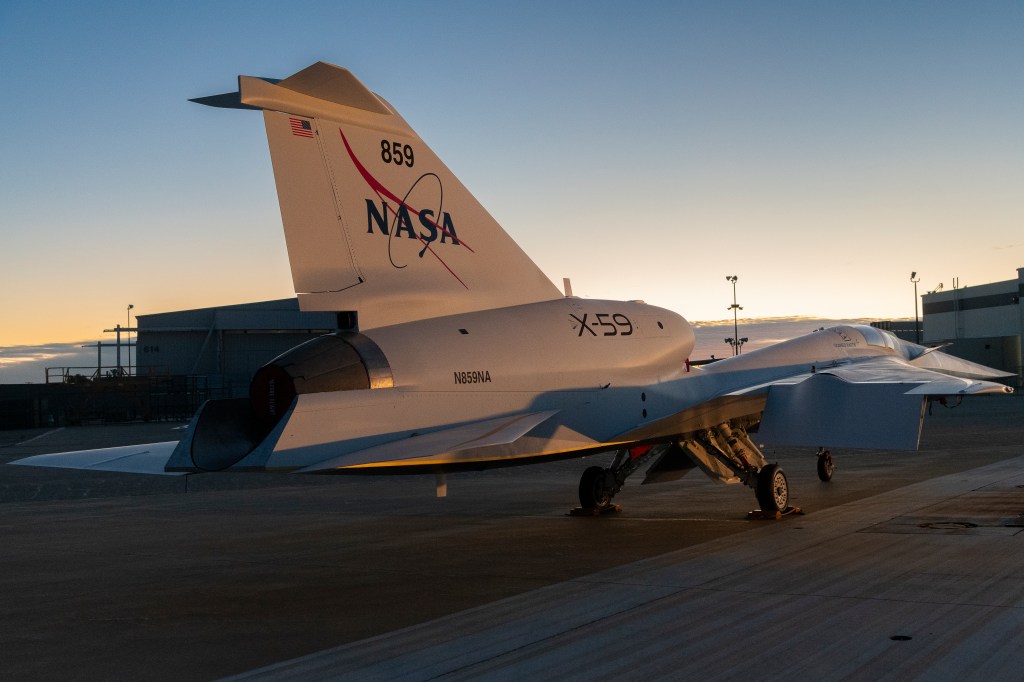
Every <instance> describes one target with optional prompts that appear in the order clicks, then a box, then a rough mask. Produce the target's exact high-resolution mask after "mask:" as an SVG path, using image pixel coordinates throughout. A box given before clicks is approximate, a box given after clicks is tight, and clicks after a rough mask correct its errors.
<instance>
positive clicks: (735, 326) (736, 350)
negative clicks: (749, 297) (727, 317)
mask: <svg viewBox="0 0 1024 682" xmlns="http://www.w3.org/2000/svg"><path fill="white" fill-rule="evenodd" d="M725 279H726V281H728V282H732V305H731V306H729V308H728V309H729V310H731V311H732V338H731V339H726V340H725V341H726V343H728V344H729V345H730V346H732V354H733V355H739V354H740V346H742V345H743V344H742V343H740V341H739V338H740V330H739V322H738V320H737V319H736V314H737V312H738V311H740V310H743V306H741V305H739V304H738V303H736V280H738V279H739V277H737V276H736V275H726V276H725Z"/></svg>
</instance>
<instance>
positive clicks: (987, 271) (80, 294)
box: [0, 0, 1024, 381]
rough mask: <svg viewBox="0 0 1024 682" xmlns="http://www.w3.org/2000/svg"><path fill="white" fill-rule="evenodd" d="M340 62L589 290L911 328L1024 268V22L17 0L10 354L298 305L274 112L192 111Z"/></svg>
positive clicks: (700, 313)
mask: <svg viewBox="0 0 1024 682" xmlns="http://www.w3.org/2000/svg"><path fill="white" fill-rule="evenodd" d="M318 60H323V61H327V62H331V63H334V64H338V65H341V66H344V67H346V68H349V69H351V70H352V71H353V72H354V73H355V74H356V75H357V77H359V78H360V79H361V80H362V81H363V82H364V83H366V84H367V85H368V86H369V87H370V88H371V89H373V90H375V91H376V92H379V93H380V94H382V95H383V96H384V97H385V98H387V99H388V100H389V101H390V102H391V103H392V104H393V105H395V106H396V107H397V109H398V110H399V111H400V112H401V113H402V115H403V116H404V117H405V119H406V120H407V121H409V123H410V124H411V125H412V126H413V128H415V129H416V131H417V132H418V133H419V134H420V135H421V136H422V137H423V138H424V140H425V141H426V142H427V143H429V144H430V145H431V146H432V147H433V149H434V150H435V151H436V152H437V153H438V155H439V156H440V157H441V158H442V159H444V160H445V161H446V162H447V164H448V166H449V167H450V168H451V169H452V170H453V171H454V172H455V173H456V174H457V175H458V176H459V177H460V178H461V179H462V181H463V182H464V183H465V184H466V185H467V186H468V187H469V188H470V190H471V191H473V192H474V193H475V194H476V196H477V197H478V198H479V199H480V200H481V202H482V203H483V204H484V205H485V206H486V207H488V209H489V210H490V211H491V213H492V214H493V215H494V216H495V217H496V218H497V219H498V220H499V222H501V223H502V225H503V226H504V227H505V229H506V230H507V231H508V232H509V233H510V234H511V235H512V236H513V237H514V238H515V239H516V240H517V241H518V242H519V243H520V245H521V246H522V247H523V248H524V250H525V251H526V252H527V253H528V254H530V255H531V256H532V257H533V258H534V259H535V260H536V262H537V263H538V264H539V265H540V267H541V268H542V269H543V270H544V271H545V272H546V273H547V274H548V276H549V277H551V279H552V280H553V281H555V282H556V283H558V285H559V286H561V280H562V278H563V277H570V278H571V279H572V283H573V289H574V293H576V294H577V295H581V296H586V297H592V298H616V299H637V298H639V299H645V300H646V301H648V302H649V303H654V304H657V305H662V306H665V307H667V308H671V309H673V310H676V311H678V312H680V313H681V314H682V315H684V316H685V317H687V318H688V319H691V320H718V319H724V318H726V317H728V316H729V312H728V310H727V309H728V307H729V305H730V304H731V303H732V289H731V285H730V284H729V283H728V282H727V281H726V279H725V276H726V275H733V274H735V275H738V277H739V282H738V294H739V302H740V304H741V305H742V306H743V307H744V311H743V315H745V316H750V317H772V316H792V315H806V316H815V317H822V318H833V319H834V318H851V317H875V318H888V317H892V318H899V317H903V318H905V317H912V316H913V312H914V311H913V304H914V299H913V286H912V285H911V283H910V281H909V276H910V272H911V271H912V270H915V271H917V272H918V273H919V274H920V277H921V283H920V291H921V293H923V292H924V291H926V290H928V289H932V288H934V287H935V286H936V285H938V284H939V283H944V285H945V286H946V288H949V287H950V286H952V280H953V277H958V278H959V281H960V284H961V285H974V284H982V283H986V282H991V281H998V280H1004V279H1010V278H1013V277H1015V276H1016V273H1015V268H1017V267H1020V266H1024V163H1022V159H1024V125H1022V123H1021V122H1022V121H1024V77H1022V67H1024V3H1020V2H976V3H967V2H856V3H847V2H760V1H758V2H753V1H752V2H728V1H726V2H672V3H656V2H651V3H642V2H641V3H622V2H614V3H613V2H608V3H602V2H558V3H551V2H517V3H502V4H500V5H498V4H493V3H486V2H443V1H435V2H430V3H426V2H386V1H385V2H374V3H366V2H359V3H346V2H337V1H334V2H302V3H294V2H292V3H285V2H272V3H271V2H203V3H193V2H178V3H161V4H160V5H156V4H153V3H138V2H121V3H115V2H88V1H86V2H74V3H72V2H64V3H61V2H45V1H43V2H40V1H38V0H33V1H32V2H22V1H20V0H13V1H12V0H7V1H6V2H4V3H2V4H0V64H2V65H3V77H4V87H3V102H4V105H5V106H3V107H2V109H0V123H2V125H0V230H2V232H0V234H2V242H0V278H2V282H0V283H2V293H0V315H2V317H0V347H5V346H6V347H10V346H32V345H41V344H52V343H70V342H77V341H95V340H96V339H99V338H104V337H103V335H102V334H101V331H102V330H103V329H104V328H107V327H110V326H112V325H114V324H117V323H124V322H126V307H127V305H128V304H129V303H131V304H134V306H135V309H134V311H133V313H137V314H146V313H156V312H163V311H169V310H178V309H184V308H193V307H207V306H213V305H221V304H229V303H239V302H245V301H258V300H267V299H275V298H284V297H287V296H291V295H292V294H293V290H292V284H291V278H290V274H289V270H288V264H287V259H286V254H285V248H284V238H283V233H282V230H281V226H280V214H279V212H278V207H277V197H276V194H275V190H274V184H273V177H272V171H271V167H270V160H269V155H268V153H267V147H266V139H265V135H264V131H263V122H262V118H261V117H260V116H259V115H257V114H255V113H251V112H237V111H221V110H215V109H210V108H207V107H200V106H196V105H194V104H191V103H189V102H188V101H187V100H188V98H190V97H198V96H203V95H211V94H217V93H221V92H225V91H229V90H232V89H234V88H235V87H236V77H237V76H238V75H239V74H247V75H259V76H268V77H278V78H283V77H286V76H288V75H290V74H292V73H294V72H296V71H298V70H300V69H302V68H304V67H306V66H308V65H309V64H312V63H314V62H316V61H318ZM3 380H4V379H3V375H2V373H0V381H3Z"/></svg>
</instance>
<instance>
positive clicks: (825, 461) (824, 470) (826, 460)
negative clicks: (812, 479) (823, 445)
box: [818, 450, 836, 483]
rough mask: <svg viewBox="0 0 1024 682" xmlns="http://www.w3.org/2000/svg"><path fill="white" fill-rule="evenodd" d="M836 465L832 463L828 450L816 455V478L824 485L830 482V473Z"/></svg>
mask: <svg viewBox="0 0 1024 682" xmlns="http://www.w3.org/2000/svg"><path fill="white" fill-rule="evenodd" d="M835 469H836V465H835V464H833V463H832V453H831V452H829V451H828V450H825V451H824V452H822V453H820V454H819V455H818V478H820V479H821V480H822V481H825V482H826V483H827V482H828V481H831V480H832V472H833V471H835Z"/></svg>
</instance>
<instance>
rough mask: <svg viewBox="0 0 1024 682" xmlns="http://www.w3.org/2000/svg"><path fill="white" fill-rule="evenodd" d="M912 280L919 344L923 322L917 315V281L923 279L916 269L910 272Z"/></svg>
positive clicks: (917, 340)
mask: <svg viewBox="0 0 1024 682" xmlns="http://www.w3.org/2000/svg"><path fill="white" fill-rule="evenodd" d="M915 278H916V279H915ZM910 281H911V282H913V283H914V340H915V341H916V342H917V343H918V345H920V344H921V323H920V322H919V321H918V316H917V283H918V282H920V281H921V278H920V277H918V276H917V271H916V270H915V271H914V272H912V273H910Z"/></svg>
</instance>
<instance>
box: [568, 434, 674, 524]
mask: <svg viewBox="0 0 1024 682" xmlns="http://www.w3.org/2000/svg"><path fill="white" fill-rule="evenodd" d="M669 447H670V446H669V445H655V446H651V445H642V446H639V447H635V448H629V449H628V450H619V451H618V452H616V453H615V461H613V462H612V465H611V466H610V467H608V468H607V469H605V468H603V467H599V466H593V467H587V469H586V471H584V472H583V476H581V477H580V507H582V508H583V509H584V510H590V511H596V512H602V511H605V510H608V509H611V508H612V506H613V505H612V498H613V497H615V494H616V493H618V492H619V491H620V490H622V486H623V485H624V484H625V483H626V478H627V477H629V475H630V474H631V473H633V472H634V471H636V470H637V469H639V468H640V467H641V466H642V465H643V464H644V462H647V461H649V460H650V459H651V458H652V457H655V456H657V455H660V454H662V453H664V452H665V450H667V449H668V448H669Z"/></svg>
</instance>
